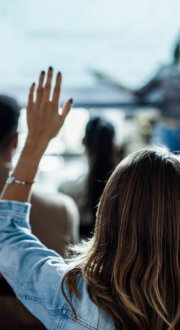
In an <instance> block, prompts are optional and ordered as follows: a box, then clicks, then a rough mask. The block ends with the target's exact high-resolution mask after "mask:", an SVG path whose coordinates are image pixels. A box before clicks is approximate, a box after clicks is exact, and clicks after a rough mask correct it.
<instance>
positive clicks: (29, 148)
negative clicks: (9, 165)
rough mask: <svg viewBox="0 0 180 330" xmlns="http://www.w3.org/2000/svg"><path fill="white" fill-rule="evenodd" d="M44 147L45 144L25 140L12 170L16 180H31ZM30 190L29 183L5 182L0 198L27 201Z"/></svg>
mask: <svg viewBox="0 0 180 330" xmlns="http://www.w3.org/2000/svg"><path fill="white" fill-rule="evenodd" d="M45 149H46V145H36V146H35V145H34V144H33V143H31V142H29V141H28V139H27V142H26V144H25V147H24V149H23V151H22V154H21V156H20V158H19V161H18V164H17V166H16V168H15V169H14V171H13V176H14V177H15V179H16V180H19V181H26V182H33V181H34V177H35V175H36V172H37V169H38V165H39V162H40V159H41V157H42V155H43V153H44V151H45ZM30 192H31V185H29V184H25V185H21V184H17V183H12V184H6V185H5V187H4V190H3V192H2V195H1V199H6V200H14V201H19V202H28V201H29V197H30Z"/></svg>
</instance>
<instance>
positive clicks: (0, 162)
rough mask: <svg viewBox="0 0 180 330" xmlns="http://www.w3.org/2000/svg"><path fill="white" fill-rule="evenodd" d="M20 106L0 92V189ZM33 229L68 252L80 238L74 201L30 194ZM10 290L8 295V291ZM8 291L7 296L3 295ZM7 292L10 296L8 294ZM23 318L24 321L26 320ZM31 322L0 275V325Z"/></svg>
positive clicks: (13, 148) (14, 143)
mask: <svg viewBox="0 0 180 330" xmlns="http://www.w3.org/2000/svg"><path fill="white" fill-rule="evenodd" d="M18 118H19V107H18V104H17V102H16V101H15V100H14V99H13V98H10V97H8V96H5V95H0V192H2V190H3V187H4V184H5V182H6V179H7V176H8V173H9V171H10V170H12V164H11V160H12V157H13V154H14V153H15V151H16V147H17V143H18V134H17V126H18ZM31 203H32V205H33V206H32V212H31V219H30V223H31V227H32V232H33V234H34V235H36V236H37V237H38V238H39V239H40V241H41V242H42V243H43V244H44V245H46V246H47V247H48V248H50V249H53V250H55V251H56V252H57V253H59V254H61V255H62V256H63V257H65V256H67V245H68V244H69V243H71V244H74V243H78V242H79V214H78V209H77V206H76V205H75V203H74V201H73V200H72V199H71V198H70V197H68V196H65V195H63V194H56V195H55V194H54V195H50V194H46V193H41V194H40V193H37V192H36V190H34V192H33V193H32V196H31ZM8 292H10V295H9V294H8ZM6 293H7V296H6ZM8 296H9V298H8ZM25 320H26V321H25ZM23 322H25V324H26V325H27V324H28V322H30V323H31V324H34V322H35V320H34V317H33V316H31V315H30V313H29V312H28V311H26V310H25V308H24V306H23V305H22V304H21V303H20V302H19V301H17V299H14V297H13V292H12V290H10V291H9V289H8V285H7V283H6V282H5V280H4V278H2V277H1V278H0V326H3V325H20V324H24V323H23Z"/></svg>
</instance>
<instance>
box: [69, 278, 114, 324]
mask: <svg viewBox="0 0 180 330" xmlns="http://www.w3.org/2000/svg"><path fill="white" fill-rule="evenodd" d="M77 281H78V285H77V286H78V291H79V294H80V297H81V299H80V300H79V299H78V298H76V296H75V295H73V298H72V304H73V307H75V311H76V314H77V322H79V323H81V324H82V325H84V326H87V325H88V327H89V328H90V329H100V330H106V329H107V330H110V329H111V330H114V329H115V327H114V322H113V320H112V319H111V317H110V316H109V315H108V314H107V313H105V312H104V311H103V310H101V309H100V308H98V307H97V306H96V305H95V304H94V303H93V302H92V301H91V300H90V298H89V294H88V286H87V284H86V282H85V281H84V279H83V278H82V277H81V276H80V277H79V278H78V280H77ZM92 315H93V317H92Z"/></svg>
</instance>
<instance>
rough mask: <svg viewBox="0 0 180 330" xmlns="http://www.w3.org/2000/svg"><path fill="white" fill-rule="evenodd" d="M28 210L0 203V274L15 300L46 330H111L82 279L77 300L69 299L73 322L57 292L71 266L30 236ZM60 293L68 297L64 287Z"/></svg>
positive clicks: (109, 321)
mask: <svg viewBox="0 0 180 330" xmlns="http://www.w3.org/2000/svg"><path fill="white" fill-rule="evenodd" d="M30 207H31V205H30V204H29V203H21V202H15V201H4V200H3V201H0V272H1V273H2V274H3V276H4V277H5V278H6V280H7V281H8V283H9V284H10V285H11V287H12V288H13V290H14V291H15V293H16V295H17V297H18V298H19V299H20V300H21V302H22V303H23V304H24V305H25V306H26V307H27V309H28V310H29V311H30V312H31V313H32V314H34V315H35V316H36V317H37V318H38V319H39V320H40V321H41V322H42V323H43V324H44V325H45V327H46V328H47V329H52V330H55V329H63V330H65V329H67V330H85V329H89V330H96V329H99V330H114V329H115V326H114V322H113V320H112V319H111V317H110V316H109V315H108V314H106V313H105V312H104V311H102V310H101V309H99V308H98V307H97V306H96V305H95V304H93V303H92V302H91V301H90V299H89V296H88V291H87V285H86V282H85V281H84V280H83V278H82V277H80V278H79V279H78V289H79V293H80V296H81V300H79V299H77V298H76V297H75V296H74V295H73V297H72V303H73V306H74V308H75V311H76V313H77V320H76V319H75V317H74V314H73V312H72V310H71V307H70V305H69V304H68V303H67V301H66V299H65V298H64V296H63V293H62V291H61V282H62V279H63V276H64V275H65V273H66V272H67V271H68V270H69V269H70V267H72V266H70V265H66V264H65V262H64V260H63V258H62V257H61V256H59V255H58V254H57V253H56V252H54V251H53V250H49V249H47V248H46V247H45V246H44V245H43V244H42V243H41V242H40V241H39V240H38V239H37V238H36V237H35V236H34V235H32V234H31V228H30V225H29V213H30ZM42 221H43V219H42ZM52 239H53V238H52ZM64 289H65V293H66V294H67V295H69V291H68V288H67V286H66V284H65V286H64Z"/></svg>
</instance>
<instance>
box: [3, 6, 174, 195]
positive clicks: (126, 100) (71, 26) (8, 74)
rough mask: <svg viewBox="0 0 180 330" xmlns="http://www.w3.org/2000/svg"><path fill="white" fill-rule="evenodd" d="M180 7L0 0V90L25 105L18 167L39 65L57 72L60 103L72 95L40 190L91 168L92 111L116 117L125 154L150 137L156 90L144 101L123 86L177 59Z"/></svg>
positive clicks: (119, 143) (46, 161)
mask: <svg viewBox="0 0 180 330" xmlns="http://www.w3.org/2000/svg"><path fill="white" fill-rule="evenodd" d="M179 12H180V2H179V1H178V0H171V2H170V1H167V0H163V1H158V2H157V1H155V0H136V1H132V0H122V1H118V0H111V1H110V0H91V1H87V0H84V1H82V0H66V1H62V0H0V42H1V51H0V94H6V95H10V96H13V97H15V98H16V99H17V101H18V103H19V104H20V106H21V109H22V110H21V115H20V120H19V128H18V132H19V143H18V149H17V153H16V154H15V156H14V158H13V164H14V165H15V164H16V162H17V159H18V157H19V154H20V152H21V150H22V147H23V145H24V142H25V139H26V135H27V125H26V112H25V107H26V104H27V97H28V91H29V87H30V85H31V84H32V82H36V83H37V81H38V77H39V73H40V71H41V70H45V71H46V72H47V68H48V66H50V65H51V66H53V68H54V70H55V72H57V71H58V70H60V71H61V72H62V75H63V85H62V95H61V101H60V106H61V105H62V104H63V103H64V102H65V101H66V100H67V99H68V98H70V97H72V98H73V100H74V107H73V109H72V111H71V113H70V114H69V116H68V118H67V120H66V124H65V126H64V127H63V130H62V131H61V132H60V133H59V135H58V136H57V137H56V138H55V139H54V140H53V141H52V142H51V143H50V145H49V147H48V149H47V151H46V153H45V156H44V158H43V159H42V161H41V164H40V171H39V173H38V175H37V183H36V186H37V189H40V190H44V189H45V190H48V191H49V192H51V191H52V192H54V191H57V189H58V186H59V185H60V184H61V183H62V182H63V181H66V180H67V179H72V180H73V179H76V177H78V176H79V174H82V173H86V171H87V160H86V157H85V155H84V146H83V145H82V139H83V137H84V133H85V127H86V124H87V122H88V120H89V119H90V118H91V117H92V116H94V115H98V116H104V117H106V118H108V119H109V120H110V121H111V122H112V124H113V125H114V127H115V142H116V144H117V146H118V147H119V150H121V151H119V152H122V149H123V153H124V155H126V154H127V153H129V152H132V151H134V150H135V149H137V148H139V147H141V146H143V145H146V144H147V143H149V139H150V136H151V134H152V129H153V125H154V123H155V122H156V121H157V120H158V118H159V108H158V98H156V93H154V94H153V95H151V97H149V98H147V99H146V102H143V104H142V102H139V99H138V98H137V97H136V96H135V95H132V94H131V93H129V91H128V89H127V90H126V89H123V88H122V89H121V88H120V86H121V85H122V86H127V87H128V88H129V89H138V88H140V87H142V86H143V85H145V84H146V83H147V82H148V81H149V80H151V78H152V77H153V76H154V75H155V74H156V73H157V72H158V70H159V68H160V67H162V66H163V65H164V64H166V63H171V62H172V58H173V52H174V48H175V45H176V43H177V41H178V40H179V37H180V20H179ZM44 178H46V180H44Z"/></svg>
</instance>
